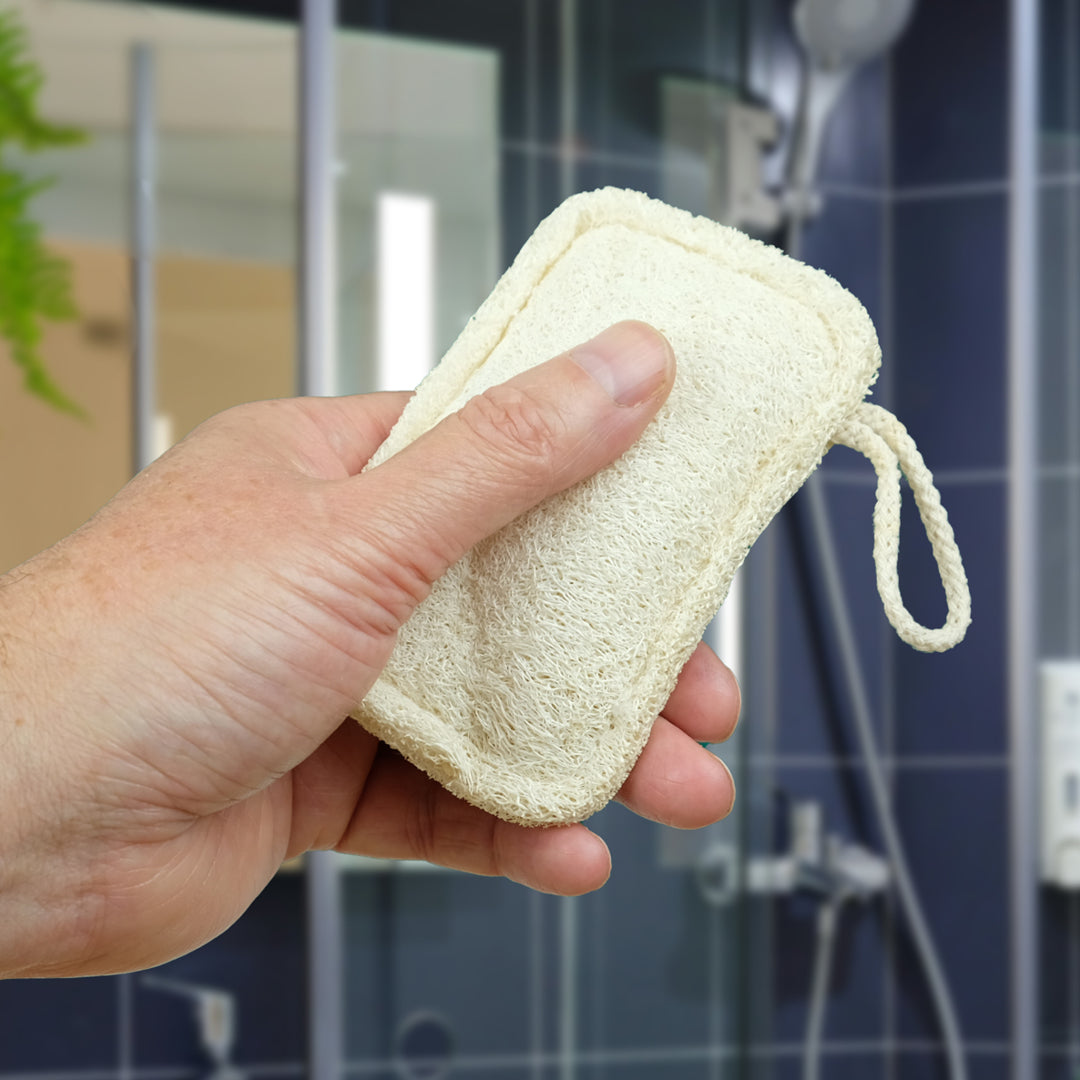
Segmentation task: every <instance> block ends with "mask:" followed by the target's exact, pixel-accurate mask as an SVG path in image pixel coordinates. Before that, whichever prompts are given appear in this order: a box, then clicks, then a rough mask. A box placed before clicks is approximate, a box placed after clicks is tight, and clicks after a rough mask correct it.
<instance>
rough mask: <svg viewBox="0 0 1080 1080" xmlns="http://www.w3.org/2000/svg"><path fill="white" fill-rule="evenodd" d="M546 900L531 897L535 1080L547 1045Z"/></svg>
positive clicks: (531, 1032) (531, 1014)
mask: <svg viewBox="0 0 1080 1080" xmlns="http://www.w3.org/2000/svg"><path fill="white" fill-rule="evenodd" d="M542 904H543V901H542V899H541V896H540V894H539V893H537V892H533V893H531V894H530V896H529V932H530V933H529V936H530V942H529V946H530V947H529V968H530V971H529V1045H530V1048H531V1055H530V1057H531V1061H532V1069H531V1072H532V1080H542V1068H541V1065H540V1063H539V1062H540V1055H541V1053H542V1051H543V1047H544V982H543V966H544V943H543V932H544V927H543V923H542V921H541V920H542V918H543V907H542Z"/></svg>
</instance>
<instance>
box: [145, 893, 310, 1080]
mask: <svg viewBox="0 0 1080 1080" xmlns="http://www.w3.org/2000/svg"><path fill="white" fill-rule="evenodd" d="M306 957H307V950H306V945H305V941H304V897H303V882H302V880H301V878H300V875H298V874H282V875H279V876H278V877H277V878H275V879H274V880H273V881H272V882H271V883H270V884H269V885H268V886H267V887H266V888H265V889H264V890H263V892H262V894H261V895H260V896H259V897H258V898H257V899H256V900H255V902H254V903H253V904H252V905H251V907H250V908H249V909H248V910H247V912H246V913H245V914H244V916H243V917H242V918H241V919H240V920H239V921H238V922H236V923H235V924H234V925H233V926H232V927H231V928H230V929H229V930H227V931H226V932H225V933H224V934H222V935H221V936H220V937H219V938H216V939H215V940H214V941H212V942H210V943H209V944H208V945H206V946H204V947H203V948H202V949H199V950H197V951H196V952H194V953H191V954H190V955H188V956H185V957H181V958H180V959H178V960H174V961H173V962H172V963H169V964H165V965H163V966H161V967H160V968H157V969H156V970H155V972H154V974H155V975H158V976H160V977H162V978H167V979H175V980H177V981H180V982H186V983H192V984H196V985H202V986H211V987H215V988H219V989H221V990H225V991H226V992H228V993H231V994H233V995H234V998H235V1001H236V1031H237V1040H236V1048H235V1060H236V1062H237V1064H239V1065H241V1066H243V1065H246V1064H254V1063H268V1062H300V1061H302V1060H303V1059H304V1057H305V1055H306V1040H307V1027H306V1013H305V1009H306V1000H307V999H306V994H305V989H304V987H305V977H306V970H305V965H306ZM132 985H133V1005H134V1014H133V1021H134V1023H133V1030H134V1061H133V1063H134V1066H135V1067H136V1068H153V1067H164V1066H176V1065H193V1066H204V1065H205V1064H206V1057H205V1054H204V1053H203V1051H202V1050H201V1049H200V1047H199V1039H198V1029H197V1027H196V1026H195V1022H194V1018H193V1013H192V1004H191V1002H190V1001H188V1000H186V999H184V998H181V997H177V996H175V995H173V994H168V993H164V992H162V991H160V990H157V989H152V988H150V987H148V986H146V985H145V983H144V982H143V978H142V976H139V975H135V976H132Z"/></svg>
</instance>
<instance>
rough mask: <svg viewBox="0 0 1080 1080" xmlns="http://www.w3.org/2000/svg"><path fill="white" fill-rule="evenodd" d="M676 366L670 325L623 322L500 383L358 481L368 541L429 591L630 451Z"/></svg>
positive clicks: (420, 591) (418, 590) (361, 525)
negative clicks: (508, 530)
mask: <svg viewBox="0 0 1080 1080" xmlns="http://www.w3.org/2000/svg"><path fill="white" fill-rule="evenodd" d="M674 367H675V365H674V358H673V356H672V352H671V347H670V345H669V344H668V343H667V340H666V339H665V338H664V337H663V336H662V335H660V334H659V333H658V332H657V331H655V330H653V329H652V328H651V327H648V326H646V325H645V324H644V323H636V322H625V323H619V324H617V325H616V326H614V327H611V328H610V329H608V330H606V331H605V332H604V333H602V334H600V335H599V336H598V337H597V338H595V339H593V340H592V341H591V342H587V343H586V344H584V345H580V346H577V347H576V348H574V349H572V350H570V352H568V353H566V354H565V355H563V356H560V357H557V358H556V359H554V360H551V361H548V362H547V363H544V364H541V365H539V366H538V367H535V368H532V369H530V370H529V371H526V372H523V373H522V374H520V375H518V376H516V377H515V378H513V379H511V380H509V381H508V382H506V383H503V384H501V385H500V386H496V387H493V388H491V389H490V390H488V391H486V392H485V393H483V394H481V395H479V396H477V397H475V398H473V399H472V400H471V401H470V402H468V403H467V404H466V405H465V407H464V408H463V409H462V410H461V411H460V412H458V413H455V414H454V415H452V416H449V417H447V418H446V419H445V420H443V421H442V422H441V423H440V424H438V425H437V426H436V427H435V428H433V429H432V430H431V431H429V432H427V433H426V434H425V435H423V436H421V437H420V438H419V439H417V440H416V441H415V442H414V443H412V444H411V445H409V446H407V447H406V448H405V449H404V450H402V451H401V452H400V453H398V454H396V455H394V457H392V458H390V459H389V460H388V461H386V462H384V463H383V464H382V465H380V466H379V467H378V468H376V469H373V470H371V471H370V472H368V473H365V474H364V475H363V476H362V477H358V478H356V480H355V481H353V483H355V484H359V485H362V489H363V491H364V497H363V499H362V500H358V502H360V503H362V506H363V508H364V509H363V513H364V515H365V516H364V517H363V519H362V521H360V522H358V523H357V527H358V529H359V530H360V539H361V540H363V542H364V544H365V547H367V548H371V547H375V548H376V549H377V550H381V551H383V552H387V553H389V554H390V555H391V556H392V561H393V563H394V565H395V568H396V569H399V570H402V571H404V572H405V575H406V577H407V578H410V579H413V580H414V586H413V588H412V590H411V591H412V592H414V593H415V594H416V595H415V599H416V600H419V599H421V598H422V596H423V595H426V591H427V588H429V587H430V585H431V583H432V582H434V581H435V579H436V578H438V577H439V576H440V575H441V574H442V573H443V572H444V571H445V570H446V569H447V568H448V567H449V566H450V565H451V564H452V563H454V562H456V561H457V560H458V559H459V558H460V557H461V556H462V555H463V554H465V552H466V551H468V550H469V548H471V547H472V546H473V545H474V544H476V543H477V542H478V541H480V540H482V539H484V538H485V537H487V536H489V535H491V534H492V533H493V532H495V531H496V530H497V529H499V528H501V527H502V526H503V525H506V524H507V523H508V522H510V521H512V520H513V519H514V518H515V517H517V516H518V515H519V514H521V513H523V512H524V511H525V510H528V509H529V508H530V507H532V506H535V505H536V504H537V503H539V502H540V501H541V500H543V499H544V498H546V497H547V496H549V495H552V494H554V493H555V492H558V491H561V490H563V489H565V488H567V487H569V486H571V485H572V484H574V483H576V482H577V481H579V480H582V479H584V478H585V477H586V476H589V475H590V474H592V473H594V472H596V471H598V470H599V469H601V468H603V467H604V466H605V465H608V464H610V463H611V462H612V461H614V460H615V459H616V458H617V457H618V456H619V455H620V454H622V453H623V452H624V451H625V450H626V449H628V448H629V446H630V445H631V444H632V443H633V442H634V440H635V439H637V437H638V436H639V435H640V434H641V432H642V431H643V430H644V428H645V426H646V425H647V424H648V423H649V421H650V420H651V419H652V418H653V416H654V415H655V414H656V411H657V409H658V408H659V407H660V405H661V404H662V402H663V401H664V400H665V398H666V397H667V395H668V392H669V391H670V389H671V384H672V381H673V379H674ZM357 490H359V489H357ZM365 558H367V559H370V553H369V552H365ZM399 577H400V575H399Z"/></svg>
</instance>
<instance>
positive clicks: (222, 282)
mask: <svg viewBox="0 0 1080 1080" xmlns="http://www.w3.org/2000/svg"><path fill="white" fill-rule="evenodd" d="M53 247H54V248H55V249H56V250H57V251H58V252H59V253H60V254H62V255H64V256H65V257H66V258H67V259H69V260H70V262H71V264H72V267H73V271H74V283H75V292H76V300H77V303H78V306H79V312H80V318H79V320H78V321H76V322H73V323H67V324H58V325H56V326H51V327H50V328H49V330H48V331H47V334H46V337H45V343H44V355H45V357H46V362H47V364H48V366H49V369H50V371H51V372H52V374H53V376H54V377H55V378H56V380H57V381H58V382H59V383H60V385H61V386H62V387H63V388H64V389H65V390H66V391H67V392H68V394H69V395H70V396H72V397H73V398H74V399H75V400H76V401H78V402H79V404H81V405H82V406H83V407H84V408H85V409H86V410H87V411H88V412H89V413H90V416H91V420H90V422H89V423H82V422H80V421H78V420H75V419H72V418H71V417H69V416H66V415H63V414H61V413H58V412H56V411H55V410H54V409H52V408H50V407H49V406H48V405H45V404H44V403H42V402H40V401H38V400H37V399H36V398H32V397H31V396H29V395H28V394H27V393H26V392H25V391H24V390H23V389H22V386H21V384H20V380H19V373H18V371H17V370H16V368H15V366H14V364H12V362H11V360H10V357H9V356H8V354H7V352H6V350H5V349H4V346H3V345H2V344H0V572H2V571H3V570H6V569H8V568H10V567H12V566H14V565H16V564H18V563H20V562H22V561H23V560H24V559H26V558H29V557H30V556H31V555H33V554H34V553H35V552H37V551H40V550H41V549H42V548H44V547H47V546H48V545H49V544H51V543H53V542H55V541H56V540H58V539H59V538H60V537H62V536H64V535H66V534H67V533H68V532H70V531H71V530H72V529H74V528H75V527H76V526H78V525H79V524H80V523H81V522H83V521H85V520H86V519H87V518H88V517H89V516H90V515H91V514H93V513H94V511H95V510H97V509H98V507H100V506H101V505H102V504H103V503H104V502H106V501H107V500H108V499H109V497H110V496H111V495H112V494H113V493H114V492H116V491H117V489H118V488H120V487H121V486H122V485H123V483H124V482H125V480H126V479H127V476H128V471H129V461H130V432H131V423H130V418H129V408H130V388H131V384H130V374H129V370H130V362H131V361H130V345H129V327H130V313H129V284H128V283H129V278H128V262H127V257H126V255H125V254H124V253H123V252H122V251H121V250H119V249H116V248H109V247H101V246H93V245H89V244H84V243H79V244H75V243H70V242H63V243H59V242H58V243H54V244H53ZM157 288H158V316H157V320H158V325H157V347H158V401H159V403H160V408H161V411H162V412H163V413H165V414H166V415H168V417H169V418H170V420H171V423H172V429H173V433H174V435H175V437H176V438H181V437H182V436H183V435H185V434H186V433H187V432H188V431H190V430H191V428H193V427H194V426H196V425H197V424H198V423H199V422H201V421H202V420H203V419H205V418H206V417H207V416H210V415H212V414H213V413H215V412H218V411H220V410H221V409H224V408H227V407H228V406H230V405H234V404H237V403H239V402H242V401H252V400H257V399H259V398H265V397H282V396H286V395H288V394H291V393H292V392H293V377H294V376H293V354H294V323H293V296H292V289H293V286H292V273H291V271H290V270H289V269H288V268H286V267H277V266H270V265H265V264H257V263H244V262H229V261H224V260H208V259H198V258H191V257H187V256H177V255H169V256H164V257H162V258H161V259H160V260H159V262H158V268H157Z"/></svg>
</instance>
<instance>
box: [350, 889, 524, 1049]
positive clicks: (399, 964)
mask: <svg viewBox="0 0 1080 1080" xmlns="http://www.w3.org/2000/svg"><path fill="white" fill-rule="evenodd" d="M348 890H349V891H348V905H347V940H348V948H349V953H348V962H347V965H346V972H347V979H348V995H347V998H346V1000H347V1003H348V1016H349V1018H350V1023H349V1028H348V1046H347V1052H348V1058H349V1060H353V1061H356V1060H362V1059H365V1058H372V1057H374V1058H384V1057H386V1056H387V1055H388V1054H390V1053H391V1052H392V1050H393V1048H394V1045H395V1039H396V1036H397V1033H398V1031H399V1029H400V1026H401V1024H402V1023H403V1022H405V1021H406V1020H407V1018H408V1017H410V1016H414V1015H416V1014H420V1013H432V1014H435V1015H437V1016H441V1017H444V1018H445V1020H446V1022H447V1024H448V1025H449V1027H450V1029H451V1030H452V1031H453V1032H454V1034H455V1043H456V1047H457V1051H458V1052H459V1053H460V1054H462V1055H466V1056H478V1055H491V1054H501V1055H505V1054H512V1053H514V1052H523V1051H524V1050H527V1049H528V1047H529V1040H530V1027H529V1024H530V982H529V980H530V956H531V945H530V943H531V941H532V933H533V927H532V924H531V916H530V896H529V893H528V891H527V890H525V889H523V888H522V887H521V886H518V885H513V884H511V883H509V882H506V881H502V880H489V879H486V878H474V877H470V876H467V875H463V874H447V873H439V872H420V873H400V874H382V875H378V876H376V877H366V878H360V879H359V880H355V881H350V882H349V883H348Z"/></svg>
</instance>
